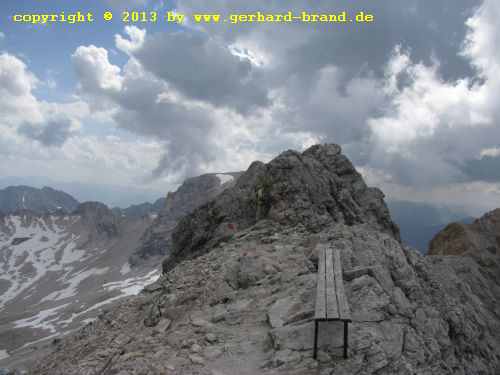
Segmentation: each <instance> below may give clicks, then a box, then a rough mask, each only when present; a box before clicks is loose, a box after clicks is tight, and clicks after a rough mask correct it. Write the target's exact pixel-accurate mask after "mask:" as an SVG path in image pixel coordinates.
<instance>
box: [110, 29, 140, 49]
mask: <svg viewBox="0 0 500 375" xmlns="http://www.w3.org/2000/svg"><path fill="white" fill-rule="evenodd" d="M125 34H127V36H128V37H129V38H130V39H126V38H124V37H122V36H121V35H120V34H116V35H115V45H116V48H118V49H119V50H120V51H123V52H125V53H126V54H129V55H130V54H131V53H133V52H135V51H137V50H138V49H140V48H141V47H142V45H143V44H144V40H145V38H146V30H143V29H139V28H138V27H136V26H125Z"/></svg>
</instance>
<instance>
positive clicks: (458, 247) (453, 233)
mask: <svg viewBox="0 0 500 375" xmlns="http://www.w3.org/2000/svg"><path fill="white" fill-rule="evenodd" d="M481 251H488V252H490V253H492V254H500V209H496V210H494V211H491V212H489V213H487V214H485V215H484V216H483V217H481V218H479V219H477V220H475V221H474V222H473V223H472V224H463V223H451V224H449V225H448V226H447V227H446V228H444V229H443V230H442V231H441V232H439V233H438V234H437V235H436V236H435V237H434V238H433V239H432V241H431V243H430V246H429V252H428V254H429V255H461V254H465V253H468V252H476V253H477V252H481Z"/></svg>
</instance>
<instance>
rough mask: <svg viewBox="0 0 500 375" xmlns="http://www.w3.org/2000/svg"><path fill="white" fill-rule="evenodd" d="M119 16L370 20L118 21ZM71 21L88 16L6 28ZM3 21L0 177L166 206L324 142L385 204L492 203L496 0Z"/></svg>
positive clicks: (108, 3)
mask: <svg viewBox="0 0 500 375" xmlns="http://www.w3.org/2000/svg"><path fill="white" fill-rule="evenodd" d="M127 9H137V10H146V11H157V12H159V14H160V15H163V14H164V13H166V12H168V11H175V12H177V13H178V14H181V13H182V14H186V15H187V17H188V19H189V16H190V15H192V14H193V13H197V12H200V13H203V12H205V13H211V14H216V13H220V14H222V15H223V16H227V15H229V14H231V13H239V14H251V13H254V12H257V11H260V12H265V13H273V14H275V13H286V12H288V11H292V12H294V13H297V14H299V13H300V12H301V11H307V12H308V13H337V12H341V11H344V10H345V11H347V12H348V14H349V15H352V14H356V13H357V12H359V11H364V12H366V13H371V14H373V15H374V17H375V20H374V22H373V23H369V24H356V23H350V24H311V23H300V22H293V23H286V24H272V23H259V24H257V23H253V24H238V25H234V24H230V23H221V24H217V25H214V24H205V25H201V24H196V23H195V22H193V21H192V20H191V19H189V22H185V23H183V24H173V23H167V22H164V21H158V22H157V23H156V24H153V23H147V24H146V23H135V24H131V23H128V24H127V23H123V22H122V21H121V20H120V14H121V12H122V11H123V10H127ZM77 10H80V11H82V12H84V13H86V12H88V11H90V12H93V13H94V14H95V16H96V18H97V20H96V21H95V22H94V23H92V24H75V25H69V24H45V25H29V24H16V23H13V22H12V16H13V15H14V14H24V13H61V12H65V13H70V12H74V11H77ZM104 11H112V12H113V14H114V15H115V17H114V19H113V21H111V22H105V21H103V20H102V18H101V15H102V13H103V12H104ZM0 14H1V15H2V16H1V20H0V176H2V177H5V176H9V177H13V178H14V177H15V178H24V179H25V180H26V181H28V182H29V181H30V179H32V180H33V181H44V180H47V181H49V180H50V181H51V182H52V185H54V184H55V185H57V184H58V183H60V184H61V185H62V184H64V183H66V184H67V183H78V184H80V185H81V186H83V185H84V186H87V187H88V188H89V189H92V186H101V187H102V186H114V187H121V188H122V191H127V190H141V189H142V190H141V191H144V192H148V194H149V195H150V196H161V195H164V194H165V193H166V192H167V191H169V190H173V189H175V188H176V187H177V186H178V185H179V183H181V182H182V181H183V180H184V179H185V178H186V177H191V176H196V175H199V174H202V173H219V172H225V171H238V170H245V169H246V168H247V167H248V165H249V164H250V163H251V162H252V161H254V160H262V161H269V160H270V159H272V157H274V156H276V155H277V154H278V153H280V152H282V151H284V150H286V149H298V150H302V149H304V148H306V147H308V146H310V145H312V144H315V143H326V142H333V143H337V144H340V145H341V146H342V148H343V151H344V153H345V154H346V155H347V156H348V157H349V158H350V159H351V161H352V162H353V163H354V165H355V166H356V167H357V168H358V170H359V171H360V172H361V173H362V174H363V176H364V177H365V179H366V180H367V182H368V183H369V184H370V185H372V186H377V187H380V188H381V189H382V190H383V191H384V193H385V194H386V196H387V198H388V199H391V200H409V201H416V202H426V203H431V204H440V205H450V206H454V207H461V208H464V209H465V210H466V211H467V212H468V213H469V214H472V215H479V214H481V213H483V212H485V211H489V210H491V209H493V208H496V207H500V168H499V167H500V127H499V125H498V124H499V119H500V103H499V100H498V98H500V48H499V47H500V2H498V1H496V0H442V1H439V2H432V3H431V2H428V1H423V0H407V1H404V2H402V1H400V0H373V1H370V2H365V1H347V0H329V1H327V0H316V1H314V2H313V1H306V0H292V1H288V2H286V5H285V2H283V1H277V0H271V1H270V0H253V1H243V0H231V1H229V0H210V1H209V0H178V1H158V0H127V1H119V0H100V1H97V0H91V1H82V0H80V1H78V0H77V1H71V2H69V1H65V0H54V1H40V0H38V1H16V0H3V1H2V2H1V3H0Z"/></svg>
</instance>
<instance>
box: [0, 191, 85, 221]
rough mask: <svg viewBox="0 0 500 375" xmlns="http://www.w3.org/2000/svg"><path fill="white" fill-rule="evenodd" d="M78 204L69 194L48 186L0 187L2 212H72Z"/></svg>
mask: <svg viewBox="0 0 500 375" xmlns="http://www.w3.org/2000/svg"><path fill="white" fill-rule="evenodd" d="M78 204H79V202H78V201H77V200H76V199H75V198H73V197H72V196H71V195H69V194H67V193H65V192H63V191H59V190H55V189H52V188H50V187H44V188H42V189H36V188H33V187H29V186H9V187H7V188H5V189H0V212H3V213H4V214H11V213H14V212H16V211H21V210H29V211H33V212H35V213H38V214H42V213H47V212H54V211H60V210H62V211H65V212H72V211H73V210H74V209H76V207H77V206H78Z"/></svg>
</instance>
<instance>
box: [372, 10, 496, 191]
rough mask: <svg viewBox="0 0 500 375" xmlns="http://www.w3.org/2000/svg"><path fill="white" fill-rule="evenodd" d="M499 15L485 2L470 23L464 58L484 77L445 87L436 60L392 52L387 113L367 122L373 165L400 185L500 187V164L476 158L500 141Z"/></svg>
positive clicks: (461, 80)
mask: <svg viewBox="0 0 500 375" xmlns="http://www.w3.org/2000/svg"><path fill="white" fill-rule="evenodd" d="M499 14H500V5H499V4H498V3H497V2H492V1H485V2H484V4H483V5H482V6H481V7H480V8H479V9H478V10H477V12H476V13H475V14H474V15H473V16H472V17H471V18H470V19H469V20H468V21H467V25H468V27H469V32H468V34H467V36H466V39H465V42H464V44H463V49H462V51H461V54H462V55H463V56H465V57H467V58H468V59H470V62H471V65H472V66H474V67H475V69H476V72H477V75H478V77H479V78H480V79H476V78H469V77H466V78H462V79H458V80H455V81H445V80H444V79H443V78H442V77H441V76H440V74H439V62H438V61H436V62H435V63H434V64H432V65H425V64H423V63H414V62H413V61H412V58H411V56H410V54H409V53H407V52H405V51H403V50H402V49H401V48H396V49H395V50H394V52H393V56H392V58H391V60H390V62H389V64H388V67H394V66H397V67H398V68H397V69H390V68H388V69H387V71H386V86H385V93H386V95H387V96H388V100H387V105H386V106H385V107H384V112H385V113H384V114H383V115H381V116H380V117H374V118H371V119H370V120H369V121H368V124H369V126H370V128H371V131H372V134H373V139H372V141H371V142H372V143H373V144H374V145H375V150H374V151H373V154H372V160H376V161H374V162H372V163H371V164H373V165H377V167H379V168H386V169H388V170H391V171H392V174H393V176H394V178H395V181H398V182H399V183H402V184H407V185H410V186H420V187H421V188H423V187H424V186H435V185H439V184H449V183H454V182H460V181H473V180H481V181H498V173H497V172H496V171H498V170H499V166H500V164H499V161H500V160H498V159H496V158H495V157H492V156H488V155H483V158H482V159H481V160H477V159H476V156H477V155H479V154H480V153H481V152H482V150H484V149H491V148H492V147H495V146H496V145H497V142H496V141H495V140H497V139H498V137H500V129H499V127H498V123H499V121H500V110H499V109H498V105H497V101H496V100H495V98H497V97H498V96H499V95H500V79H499V76H500V55H498V54H497V53H496V51H495V49H494V48H493V46H494V45H495V43H497V38H498V37H497V34H498V33H497V30H498V28H499V26H500V25H499V24H498V18H496V17H495V15H499ZM398 62H399V63H398ZM401 62H402V63H401ZM402 80H404V81H405V82H404V83H403V82H401V81H402ZM384 163H386V165H384Z"/></svg>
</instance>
